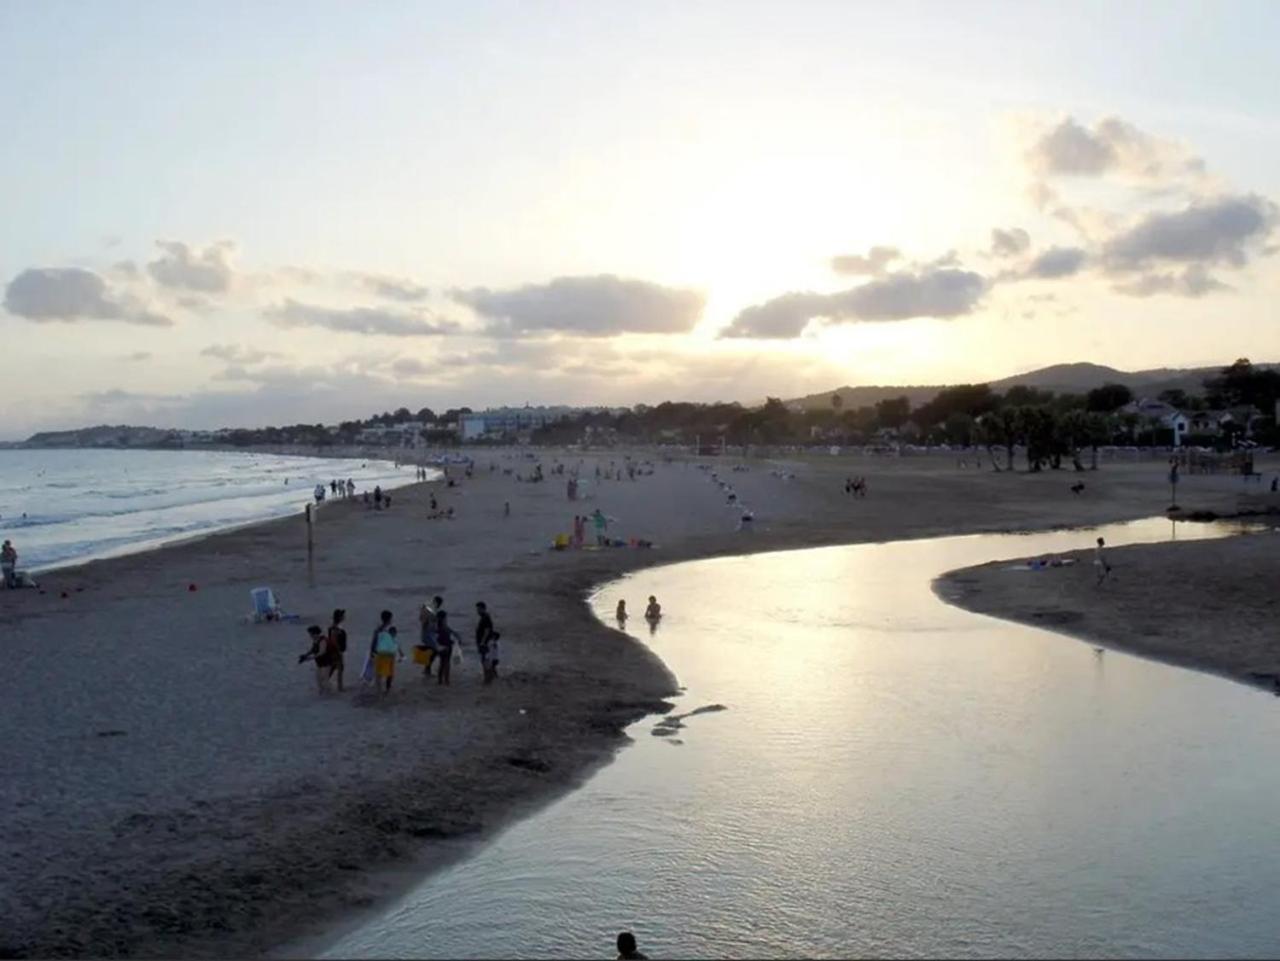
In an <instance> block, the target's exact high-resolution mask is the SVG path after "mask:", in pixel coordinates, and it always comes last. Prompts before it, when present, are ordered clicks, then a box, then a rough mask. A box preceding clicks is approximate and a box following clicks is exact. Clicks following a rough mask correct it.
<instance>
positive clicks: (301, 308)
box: [266, 298, 458, 337]
mask: <svg viewBox="0 0 1280 961" xmlns="http://www.w3.org/2000/svg"><path fill="white" fill-rule="evenodd" d="M266 316H267V318H268V319H269V320H270V321H271V322H272V323H273V324H275V325H276V326H277V327H322V328H325V329H327V330H336V331H340V332H342V333H349V334H377V335H383V336H387V337H434V336H438V335H441V334H447V333H451V332H452V331H454V330H456V329H457V326H458V325H457V324H455V323H453V322H451V321H437V322H434V323H433V322H431V321H429V320H427V319H426V318H425V317H423V316H422V315H421V314H419V313H414V312H409V311H400V310H385V309H382V308H378V307H341V308H339V307H321V306H318V305H316V304H304V303H301V302H299V301H296V300H294V299H293V298H286V299H285V302H284V303H283V304H281V305H279V306H278V307H272V308H270V309H268V310H267V312H266Z"/></svg>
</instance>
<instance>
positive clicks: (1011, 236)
mask: <svg viewBox="0 0 1280 961" xmlns="http://www.w3.org/2000/svg"><path fill="white" fill-rule="evenodd" d="M1030 249H1031V235H1030V234H1029V233H1027V232H1026V231H1025V230H1023V229H1022V228H1021V227H1010V228H1009V229H1008V230H1001V229H1000V228H999V227H996V228H995V229H994V230H992V231H991V256H993V257H1017V256H1019V255H1021V254H1025V253H1026V252H1027V251H1028V250H1030Z"/></svg>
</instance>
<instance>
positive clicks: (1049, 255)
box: [1026, 247, 1089, 280]
mask: <svg viewBox="0 0 1280 961" xmlns="http://www.w3.org/2000/svg"><path fill="white" fill-rule="evenodd" d="M1088 257H1089V255H1088V254H1087V253H1085V251H1084V250H1082V249H1081V248H1079V247H1050V248H1049V249H1048V250H1046V251H1044V252H1043V253H1041V254H1039V255H1038V256H1036V257H1035V258H1034V259H1033V260H1032V261H1031V264H1030V265H1029V266H1028V267H1027V270H1026V276H1027V277H1031V278H1035V279H1039V280H1053V279H1056V278H1058V277H1070V276H1071V275H1073V274H1077V273H1079V272H1080V270H1081V269H1082V268H1083V267H1084V265H1085V261H1086V260H1088Z"/></svg>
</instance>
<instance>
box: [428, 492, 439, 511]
mask: <svg viewBox="0 0 1280 961" xmlns="http://www.w3.org/2000/svg"><path fill="white" fill-rule="evenodd" d="M428 509H429V510H430V511H431V513H432V514H435V513H437V512H439V510H440V506H439V505H438V504H437V503H436V495H435V494H432V495H431V503H430V505H429V507H428Z"/></svg>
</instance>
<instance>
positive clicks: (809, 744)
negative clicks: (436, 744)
mask: <svg viewBox="0 0 1280 961" xmlns="http://www.w3.org/2000/svg"><path fill="white" fill-rule="evenodd" d="M1219 533H1221V531H1220V530H1219V529H1211V528H1208V527H1205V526H1199V525H1195V526H1188V527H1186V528H1185V529H1180V530H1179V531H1178V536H1179V538H1180V539H1188V538H1191V537H1200V536H1214V535H1217V534H1219ZM1096 534H1101V535H1103V536H1105V537H1106V539H1107V542H1108V543H1109V544H1115V545H1117V546H1119V545H1121V544H1124V543H1131V542H1134V541H1142V540H1153V539H1167V538H1168V536H1169V532H1168V527H1167V523H1166V521H1165V520H1164V519H1159V518H1158V519H1153V520H1152V521H1150V522H1142V523H1139V524H1134V525H1125V526H1120V525H1116V526H1112V527H1108V528H1102V529H1100V530H1099V531H1097V532H1088V533H1081V532H1059V533H1052V534H1043V535H1034V536H1018V537H1010V536H981V537H960V538H947V539H941V540H933V541H916V542H899V543H894V544H885V545H865V546H857V547H843V548H824V549H818V550H809V551H799V552H789V553H785V554H770V555H760V556H756V557H750V558H726V559H720V560H713V561H705V562H698V563H693V564H682V565H675V566H671V567H667V568H662V569H656V570H651V571H647V572H644V573H641V574H638V575H636V576H634V577H631V578H626V579H624V580H622V581H620V582H617V583H615V584H612V585H609V586H607V587H606V588H604V589H603V590H601V591H600V592H599V593H598V594H597V595H596V596H595V597H594V598H593V605H594V607H595V609H596V611H597V614H598V615H599V616H600V617H601V619H602V620H605V621H606V622H610V621H612V619H613V618H612V614H613V612H614V609H615V606H616V603H617V601H618V599H619V598H626V599H627V600H628V606H629V607H632V606H634V605H635V604H637V603H639V602H640V600H641V599H642V598H644V597H646V596H647V595H649V594H655V595H657V596H658V597H660V598H661V599H662V605H663V609H664V617H663V620H662V628H661V630H659V631H657V632H656V633H654V634H653V635H652V636H650V633H649V628H650V625H648V624H647V623H645V622H643V621H638V622H637V620H635V619H630V620H628V622H627V629H628V630H629V631H630V632H631V633H633V634H636V635H637V636H642V637H644V638H645V639H646V642H647V643H650V644H651V645H652V646H653V648H654V649H655V650H656V651H657V652H658V654H659V655H660V656H661V657H662V658H663V659H664V660H665V661H666V662H667V663H668V664H669V665H670V666H671V667H672V669H673V670H674V671H675V673H676V674H677V676H678V677H679V679H680V682H681V683H682V684H684V685H685V686H686V688H687V692H686V693H685V695H684V696H683V697H682V698H681V699H680V700H679V702H678V707H677V709H676V712H675V713H677V714H680V715H687V716H684V717H682V718H681V719H680V721H679V723H680V724H681V725H682V726H681V727H673V726H671V725H670V724H668V723H664V721H663V720H662V719H657V718H651V719H648V720H646V721H642V722H640V723H639V724H637V725H635V726H634V727H633V729H632V732H631V733H632V735H633V736H634V737H635V738H636V743H635V744H634V745H633V746H631V747H629V748H627V749H626V750H625V751H623V752H622V754H621V755H620V756H619V758H618V759H617V760H616V761H615V762H614V763H613V764H612V765H610V766H608V767H606V768H605V769H603V770H602V771H601V772H599V773H598V774H597V775H596V776H595V777H594V778H592V780H591V781H590V782H589V783H588V784H587V785H586V786H585V787H583V788H582V789H581V790H579V791H577V792H575V793H573V794H571V795H569V796H567V797H566V798H564V799H563V800H561V801H559V802H557V803H556V804H554V805H552V806H551V807H549V808H548V809H546V810H545V811H543V812H541V813H539V814H538V815H536V816H534V817H532V818H530V819H528V820H526V821H524V822H522V823H520V824H518V825H516V826H514V827H513V828H512V829H510V830H509V831H507V832H506V833H505V834H503V835H502V836H501V837H499V838H498V839H496V840H495V841H494V842H493V843H492V844H490V845H489V846H487V847H485V848H484V849H483V850H482V851H480V852H479V853H478V854H477V855H476V856H474V857H472V858H470V859H469V860H467V861H464V862H462V863H460V864H457V865H455V866H453V867H451V868H448V869H446V870H444V871H442V872H441V873H439V874H437V875H435V876H433V877H432V878H430V879H428V880H427V881H426V882H424V883H423V884H422V885H421V886H419V887H418V888H417V889H415V890H414V891H413V892H412V893H411V894H410V895H408V896H407V897H406V898H405V899H403V900H402V901H401V902H400V903H399V904H397V905H395V906H394V907H393V908H391V909H390V910H389V911H387V912H386V913H385V914H384V915H383V916H381V917H379V918H378V919H377V920H375V921H373V922H371V923H369V924H366V925H364V926H363V927H362V928H361V929H360V930H358V931H355V932H353V933H351V934H350V935H348V936H346V937H344V938H343V939H342V940H341V941H340V942H339V943H338V944H336V945H334V946H333V948H332V952H331V953H332V956H343V957H346V956H357V955H364V956H385V957H408V956H424V955H429V956H456V957H487V956H509V955H515V956H564V955H572V956H582V957H599V956H605V955H608V954H609V953H610V945H611V943H612V937H613V935H614V934H615V933H616V932H617V931H618V930H621V929H623V928H630V929H632V930H635V931H636V932H637V934H638V935H639V936H640V942H641V947H642V949H643V950H645V951H646V952H647V953H649V954H650V956H659V957H661V956H710V957H723V956H740V957H748V956H751V957H781V956H815V955H820V956H850V955H854V956H859V955H861V956H866V955H882V956H883V955H891V956H926V955H938V954H943V955H959V956H969V957H976V956H993V955H998V956H1025V955H1029V954H1036V955H1053V956H1080V955H1084V956H1089V955H1141V956H1179V955H1187V954H1191V955H1232V956H1241V955H1250V954H1252V955H1268V954H1270V953H1271V952H1272V951H1273V950H1274V944H1275V940H1274V925H1273V922H1272V920H1271V916H1272V915H1271V906H1272V901H1273V897H1272V894H1271V892H1272V890H1274V888H1275V886H1276V885H1277V884H1278V883H1280V832H1277V831H1276V830H1275V826H1274V820H1275V819H1274V815H1273V813H1272V808H1273V807H1274V802H1275V799H1276V798H1277V797H1278V796H1280V790H1278V789H1280V772H1278V771H1277V770H1276V766H1275V765H1271V764H1269V763H1260V759H1263V758H1268V757H1270V756H1271V753H1272V751H1273V745H1274V744H1275V742H1276V739H1277V737H1278V736H1280V714H1277V709H1276V704H1275V702H1274V700H1273V699H1272V698H1270V697H1268V696H1266V695H1262V694H1259V693H1258V692H1255V691H1252V690H1249V689H1247V688H1244V687H1241V686H1238V685H1234V684H1231V683H1229V682H1226V681H1223V680H1220V679H1217V678H1212V677H1209V676H1206V675H1201V674H1196V673H1192V672H1189V671H1184V670H1178V669H1174V668H1170V667H1165V666H1162V665H1158V664H1153V663H1149V662H1145V661H1141V660H1139V659H1136V658H1133V657H1128V656H1125V655H1122V654H1119V653H1116V652H1111V651H1109V652H1106V653H1105V654H1099V653H1097V652H1096V651H1095V650H1094V649H1093V646H1092V645H1088V644H1082V643H1079V642H1075V641H1071V640H1069V639H1064V638H1062V637H1061V636H1059V635H1054V634H1051V633H1047V632H1044V631H1038V630H1034V629H1030V628H1023V627H1019V626H1016V625H1011V624H1007V623H1004V622H1001V621H997V620H994V619H991V618H987V617H982V616H978V615H973V614H968V613H966V612H963V611H960V610H958V609H955V608H952V607H949V606H947V605H945V604H942V603H941V602H939V601H938V600H937V599H936V598H935V597H934V596H933V594H932V593H931V590H930V580H931V579H932V578H933V577H934V576H936V575H937V574H939V573H941V572H943V571H946V570H950V569H952V568H955V567H960V566H966V565H969V564H973V563H979V562H983V561H986V560H990V559H992V558H994V557H1000V556H1022V555H1028V554H1042V553H1049V552H1055V551H1062V550H1067V549H1075V548H1081V547H1087V546H1089V544H1091V543H1092V539H1093V537H1094V536H1095V535H1096ZM1072 574H1075V575H1084V576H1091V574H1090V572H1088V571H1082V570H1079V569H1076V570H1074V571H1073V570H1072V569H1069V568H1068V569H1050V570H1046V571H1029V570H1026V569H1025V568H1024V569H1022V570H1010V571H1009V572H1008V576H1009V577H1057V576H1071V575H1072ZM710 705H724V706H725V708H726V709H725V710H716V711H706V712H701V713H696V712H695V711H696V709H698V708H700V707H703V706H710ZM655 735H656V736H655ZM673 742H679V743H673Z"/></svg>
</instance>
